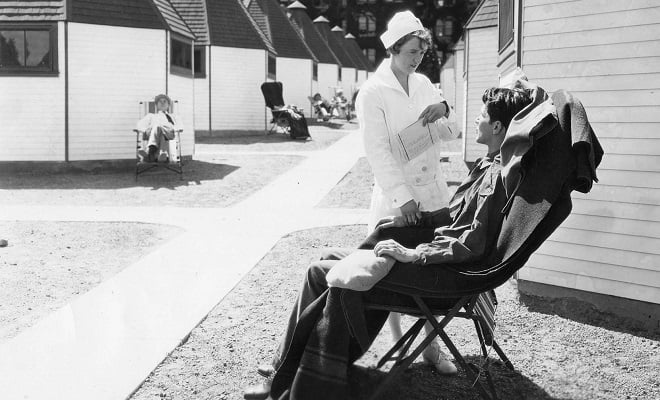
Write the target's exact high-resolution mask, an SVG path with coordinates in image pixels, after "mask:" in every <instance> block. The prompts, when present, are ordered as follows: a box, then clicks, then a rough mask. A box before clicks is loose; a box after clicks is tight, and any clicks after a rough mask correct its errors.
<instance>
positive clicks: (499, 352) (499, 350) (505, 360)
mask: <svg viewBox="0 0 660 400" xmlns="http://www.w3.org/2000/svg"><path fill="white" fill-rule="evenodd" d="M493 348H494V349H495V352H496V353H497V355H498V356H500V359H501V360H502V362H503V363H504V365H505V366H506V367H507V368H509V369H510V370H511V371H513V370H514V368H513V364H512V363H511V361H509V358H508V357H507V356H506V354H504V351H502V348H500V345H498V344H497V342H496V341H495V340H493Z"/></svg>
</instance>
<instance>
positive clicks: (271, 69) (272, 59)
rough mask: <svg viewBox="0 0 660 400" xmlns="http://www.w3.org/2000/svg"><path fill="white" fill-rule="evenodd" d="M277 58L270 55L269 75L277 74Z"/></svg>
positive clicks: (274, 75)
mask: <svg viewBox="0 0 660 400" xmlns="http://www.w3.org/2000/svg"><path fill="white" fill-rule="evenodd" d="M276 65H277V63H276V60H275V57H274V56H271V55H268V75H270V76H272V77H273V78H275V77H276V76H277V70H276Z"/></svg>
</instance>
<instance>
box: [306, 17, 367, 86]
mask: <svg viewBox="0 0 660 400" xmlns="http://www.w3.org/2000/svg"><path fill="white" fill-rule="evenodd" d="M313 22H314V27H315V28H316V30H317V31H318V32H319V34H320V35H321V37H322V38H323V39H324V40H325V41H326V42H327V43H328V46H329V47H330V49H332V52H333V53H335V55H336V56H337V58H339V61H340V62H341V70H340V74H339V75H340V76H339V81H340V82H339V86H340V87H341V88H342V89H343V90H344V95H345V96H346V97H347V98H349V96H351V95H352V94H353V91H354V90H355V86H356V83H357V69H356V68H355V63H354V62H353V59H352V58H351V56H349V55H348V52H347V51H346V48H345V47H344V45H343V44H342V42H340V41H338V40H337V37H336V36H335V35H334V34H333V33H332V32H331V30H330V25H329V23H330V21H328V20H327V19H326V18H325V17H323V16H320V17H318V18H316V19H315V20H314V21H313Z"/></svg>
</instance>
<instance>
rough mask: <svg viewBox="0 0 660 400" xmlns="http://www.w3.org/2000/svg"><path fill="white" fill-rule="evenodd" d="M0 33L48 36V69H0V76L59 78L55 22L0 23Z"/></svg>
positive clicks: (56, 27) (57, 32)
mask: <svg viewBox="0 0 660 400" xmlns="http://www.w3.org/2000/svg"><path fill="white" fill-rule="evenodd" d="M0 31H23V32H25V31H47V32H48V34H49V37H48V40H49V51H50V68H49V70H45V69H38V68H34V67H7V68H1V67H0V76H59V74H60V71H59V57H58V53H59V47H58V37H59V35H58V34H59V29H58V24H57V22H40V23H11V22H0Z"/></svg>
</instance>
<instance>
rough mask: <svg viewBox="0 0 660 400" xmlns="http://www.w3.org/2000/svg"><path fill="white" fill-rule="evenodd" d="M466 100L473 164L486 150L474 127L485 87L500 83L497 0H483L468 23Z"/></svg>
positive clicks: (468, 155)
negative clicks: (479, 140) (477, 139)
mask: <svg viewBox="0 0 660 400" xmlns="http://www.w3.org/2000/svg"><path fill="white" fill-rule="evenodd" d="M464 37H465V64H464V66H463V68H464V70H465V74H464V76H465V80H466V87H465V101H464V108H463V110H462V112H463V114H462V115H461V114H458V117H459V119H460V120H461V122H460V125H462V126H463V128H464V131H463V132H464V135H463V160H464V161H465V162H467V163H473V162H474V161H475V160H476V159H477V158H479V157H482V156H483V155H484V154H485V153H486V150H487V148H486V146H484V145H482V144H479V143H477V142H476V141H475V139H476V133H475V131H474V129H471V127H473V126H474V120H475V119H476V118H477V116H478V115H479V113H480V112H481V105H482V102H481V96H482V95H483V93H484V90H486V89H488V88H489V87H492V86H497V85H498V84H499V79H498V72H497V71H498V70H497V0H482V2H481V3H480V4H479V5H478V6H477V9H476V10H475V11H474V13H473V14H472V16H471V17H470V19H469V20H468V22H467V24H466V25H465V33H464Z"/></svg>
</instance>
